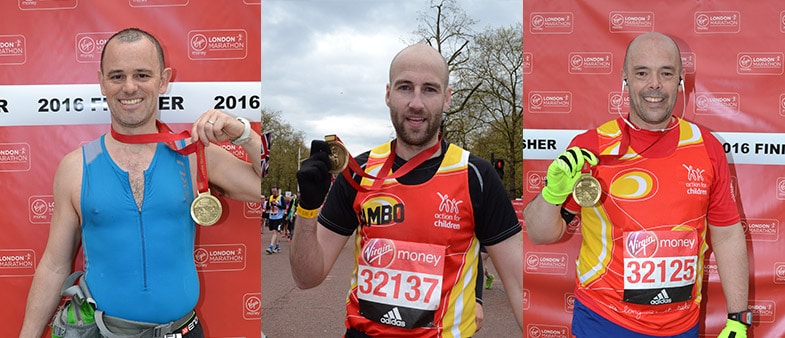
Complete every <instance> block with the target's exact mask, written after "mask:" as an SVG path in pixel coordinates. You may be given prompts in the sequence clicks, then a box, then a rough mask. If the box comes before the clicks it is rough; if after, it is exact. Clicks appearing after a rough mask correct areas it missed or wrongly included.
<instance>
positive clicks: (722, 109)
mask: <svg viewBox="0 0 785 338" xmlns="http://www.w3.org/2000/svg"><path fill="white" fill-rule="evenodd" d="M739 100H740V96H739V93H727V92H697V93H696V94H695V114H696V115H735V114H738V113H739V104H740V102H739Z"/></svg>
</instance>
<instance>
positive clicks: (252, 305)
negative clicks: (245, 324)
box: [243, 293, 262, 320]
mask: <svg viewBox="0 0 785 338" xmlns="http://www.w3.org/2000/svg"><path fill="white" fill-rule="evenodd" d="M261 318H262V294H261V293H246V294H244V295H243V319H246V320H259V319H261Z"/></svg>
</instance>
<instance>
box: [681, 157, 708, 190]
mask: <svg viewBox="0 0 785 338" xmlns="http://www.w3.org/2000/svg"><path fill="white" fill-rule="evenodd" d="M681 166H682V167H683V168H684V169H685V170H686V174H687V183H685V187H684V188H685V189H686V194H687V195H708V194H709V190H708V189H709V185H708V184H707V183H706V182H705V180H704V179H703V173H704V172H706V169H703V168H698V167H693V166H692V165H688V164H685V163H682V164H681Z"/></svg>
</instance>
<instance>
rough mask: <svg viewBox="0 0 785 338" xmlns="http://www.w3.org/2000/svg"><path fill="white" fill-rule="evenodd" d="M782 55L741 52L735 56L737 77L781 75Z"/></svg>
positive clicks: (778, 53)
mask: <svg viewBox="0 0 785 338" xmlns="http://www.w3.org/2000/svg"><path fill="white" fill-rule="evenodd" d="M783 55H785V54H783V53H781V52H742V53H738V54H736V73H737V74H739V75H782V73H783V69H785V68H783V62H782V61H783Z"/></svg>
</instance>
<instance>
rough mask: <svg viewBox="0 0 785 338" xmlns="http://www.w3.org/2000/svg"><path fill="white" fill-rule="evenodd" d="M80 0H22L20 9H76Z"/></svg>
mask: <svg viewBox="0 0 785 338" xmlns="http://www.w3.org/2000/svg"><path fill="white" fill-rule="evenodd" d="M78 2H79V0H57V1H51V0H20V1H19V9H21V10H23V11H35V10H52V9H70V8H76V5H77V3H78Z"/></svg>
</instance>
